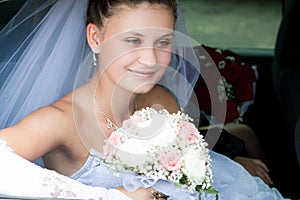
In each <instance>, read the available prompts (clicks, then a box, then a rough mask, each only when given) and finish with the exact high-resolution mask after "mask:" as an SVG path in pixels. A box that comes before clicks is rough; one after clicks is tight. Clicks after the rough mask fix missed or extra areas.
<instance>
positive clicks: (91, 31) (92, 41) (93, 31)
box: [86, 24, 101, 53]
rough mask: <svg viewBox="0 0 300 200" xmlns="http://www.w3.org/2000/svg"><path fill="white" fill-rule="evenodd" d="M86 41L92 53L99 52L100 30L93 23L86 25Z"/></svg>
mask: <svg viewBox="0 0 300 200" xmlns="http://www.w3.org/2000/svg"><path fill="white" fill-rule="evenodd" d="M86 37H87V42H88V44H89V46H90V48H91V50H92V51H93V52H94V53H99V51H100V48H99V46H100V44H101V31H100V29H99V28H98V27H97V26H96V25H95V24H88V25H87V27H86Z"/></svg>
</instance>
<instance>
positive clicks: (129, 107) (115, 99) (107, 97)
mask: <svg viewBox="0 0 300 200" xmlns="http://www.w3.org/2000/svg"><path fill="white" fill-rule="evenodd" d="M108 83H109V81H107V80H105V77H103V78H101V79H100V80H99V81H98V80H96V79H92V80H91V82H90V85H91V88H92V91H93V93H94V94H95V103H96V104H97V107H98V108H99V109H100V111H98V112H100V113H101V111H102V112H103V113H104V114H105V115H106V116H107V117H108V118H109V119H110V120H111V121H112V122H113V123H114V124H115V125H117V126H118V127H121V125H122V122H123V121H124V120H125V119H128V118H129V116H130V115H131V114H133V112H134V111H135V109H136V100H135V98H136V95H135V94H133V93H130V92H128V91H126V90H124V89H123V88H120V87H118V86H117V85H116V84H108ZM102 119H103V118H102ZM101 121H103V120H101ZM104 121H105V119H104Z"/></svg>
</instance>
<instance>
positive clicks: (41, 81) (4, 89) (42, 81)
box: [0, 0, 89, 128]
mask: <svg viewBox="0 0 300 200" xmlns="http://www.w3.org/2000/svg"><path fill="white" fill-rule="evenodd" d="M86 4H87V2H86V1H82V0H76V1H70V0H67V1H64V0H60V1H57V0H47V1H42V0H28V1H27V2H25V4H24V6H23V7H22V8H21V10H20V11H19V12H18V13H17V15H16V16H15V17H14V18H13V19H12V20H11V21H10V22H9V23H8V24H7V26H5V27H4V29H3V30H2V31H1V32H0V83H1V85H0V101H1V104H0V113H1V114H0V128H4V127H8V126H11V125H13V124H15V123H17V122H18V121H20V120H21V119H22V118H23V117H24V116H26V115H27V114H29V113H30V112H32V111H33V110H35V109H37V108H39V107H41V106H44V105H48V104H50V103H52V102H53V101H55V100H57V99H59V98H60V97H61V96H63V95H64V94H66V93H67V92H69V91H71V90H72V89H73V85H74V80H75V77H76V76H77V71H78V67H76V66H79V65H80V64H81V63H82V61H83V60H84V58H85V57H86V55H87V54H88V52H89V48H88V46H87V43H86V41H85V40H84V39H83V38H85V12H86Z"/></svg>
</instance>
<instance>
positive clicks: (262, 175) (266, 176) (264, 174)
mask: <svg viewBox="0 0 300 200" xmlns="http://www.w3.org/2000/svg"><path fill="white" fill-rule="evenodd" d="M256 174H257V176H258V177H260V178H261V179H262V180H263V181H264V182H265V183H266V184H267V185H273V181H272V179H271V177H270V176H269V174H268V173H267V172H265V170H264V169H262V168H259V167H258V168H257V169H256Z"/></svg>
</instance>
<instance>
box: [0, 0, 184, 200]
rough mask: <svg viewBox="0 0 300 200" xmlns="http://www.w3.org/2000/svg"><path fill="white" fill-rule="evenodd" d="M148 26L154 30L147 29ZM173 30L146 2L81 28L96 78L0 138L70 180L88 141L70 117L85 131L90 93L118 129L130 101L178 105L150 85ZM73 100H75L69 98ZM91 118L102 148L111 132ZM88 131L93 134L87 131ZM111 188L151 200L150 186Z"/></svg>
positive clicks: (166, 14) (165, 15)
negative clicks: (99, 132) (94, 59)
mask: <svg viewBox="0 0 300 200" xmlns="http://www.w3.org/2000/svg"><path fill="white" fill-rule="evenodd" d="M140 27H145V28H146V29H140ZM148 27H158V29H155V30H154V31H149V29H147V28H148ZM173 28H174V16H173V14H172V13H171V12H170V11H169V10H168V9H166V8H165V7H164V6H161V5H151V6H150V5H148V4H141V5H139V6H138V7H137V8H134V9H132V8H129V7H127V6H122V9H120V10H119V11H118V12H117V13H116V14H115V15H113V16H112V17H110V18H108V19H107V20H106V24H105V25H104V26H103V27H101V28H100V27H97V26H96V25H95V24H89V25H87V41H88V44H89V46H90V48H91V49H92V51H94V52H95V53H97V54H98V59H100V60H101V62H99V63H101V65H99V66H98V67H99V70H98V71H97V73H96V75H95V76H94V77H93V78H92V79H91V80H90V82H89V83H87V84H85V85H83V86H82V87H80V88H78V89H76V90H75V91H73V92H71V93H69V94H67V95H66V96H64V97H63V98H62V99H60V100H58V101H57V102H54V103H53V104H52V105H49V106H46V107H43V108H40V109H38V110H36V111H34V112H32V113H31V114H30V115H28V116H27V117H26V118H24V119H23V120H22V121H21V122H20V123H18V124H17V125H15V126H12V127H10V128H7V129H3V130H1V131H0V138H1V139H4V140H6V141H7V142H8V144H9V145H10V146H11V147H12V148H13V149H14V152H15V153H17V154H18V155H20V156H22V157H24V158H25V159H28V160H30V161H34V160H35V159H37V158H39V157H40V156H43V159H44V163H45V166H46V167H47V168H49V169H53V170H56V171H57V172H59V173H61V174H64V175H67V176H70V175H71V174H73V173H74V172H76V171H77V170H79V169H80V168H81V167H82V166H83V164H84V163H85V161H86V159H87V158H88V155H89V151H88V150H89V149H88V148H87V145H86V144H90V143H92V142H93V141H88V140H86V141H83V140H84V139H82V137H80V136H79V134H78V127H77V124H76V120H75V119H74V114H75V115H76V114H77V113H78V116H84V117H85V118H82V119H81V120H82V121H83V122H82V123H83V125H82V127H83V128H82V129H83V130H89V128H91V127H89V126H88V125H86V124H85V123H86V121H89V120H90V117H91V116H94V113H93V110H89V109H88V103H89V104H90V103H91V101H90V99H89V97H90V96H91V95H90V94H93V93H91V91H93V92H94V91H95V95H94V100H95V103H96V104H97V105H98V106H99V107H100V109H101V110H102V111H104V112H105V113H106V115H107V116H109V118H110V119H112V121H113V122H114V123H115V124H117V125H118V126H121V122H122V121H123V120H125V119H127V118H128V117H129V115H130V114H132V113H133V111H134V109H135V107H134V106H135V103H136V105H137V106H138V108H142V107H146V106H151V105H153V104H159V105H161V106H162V107H165V108H167V109H168V110H169V111H170V112H177V111H178V110H179V107H178V105H177V103H176V101H175V99H174V98H173V96H172V95H171V94H170V93H168V92H167V91H166V90H165V89H163V88H162V87H159V86H156V83H157V81H158V80H159V79H160V78H161V77H162V75H163V74H164V72H165V70H166V66H168V64H169V62H170V58H171V52H170V49H171V45H170V44H166V41H171V40H172V32H173ZM151 30H152V29H151ZM128 31H129V32H128ZM120 33H121V34H120ZM111 45H116V46H115V48H114V46H113V47H111ZM109 47H110V48H109ZM116 47H118V48H116ZM112 49H118V50H116V51H112ZM124 53H125V54H124ZM120 55H121V56H120ZM116 94H117V95H116ZM114 95H116V96H117V98H115V96H114ZM74 96H76V97H78V98H79V99H80V100H78V101H76V99H75V100H74ZM100 97H101V98H100ZM93 102H94V101H93ZM75 111H76V113H75ZM114 111H116V112H114ZM96 119H97V122H98V125H99V127H100V129H101V130H102V138H103V139H102V141H99V143H98V141H97V144H103V143H104V139H105V138H106V137H104V136H109V135H110V133H111V130H107V129H106V120H105V118H104V117H103V116H101V115H97V118H96ZM91 120H94V119H91ZM87 127H88V128H87ZM91 129H92V128H91ZM97 130H98V129H97ZM90 132H91V134H93V131H92V130H91V131H90ZM117 189H118V190H120V191H121V192H123V193H125V194H126V195H127V196H128V197H130V198H132V199H153V197H152V194H151V190H152V189H151V188H148V189H145V188H140V189H138V190H136V191H134V192H128V191H126V190H125V189H124V188H122V187H120V188H117Z"/></svg>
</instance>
